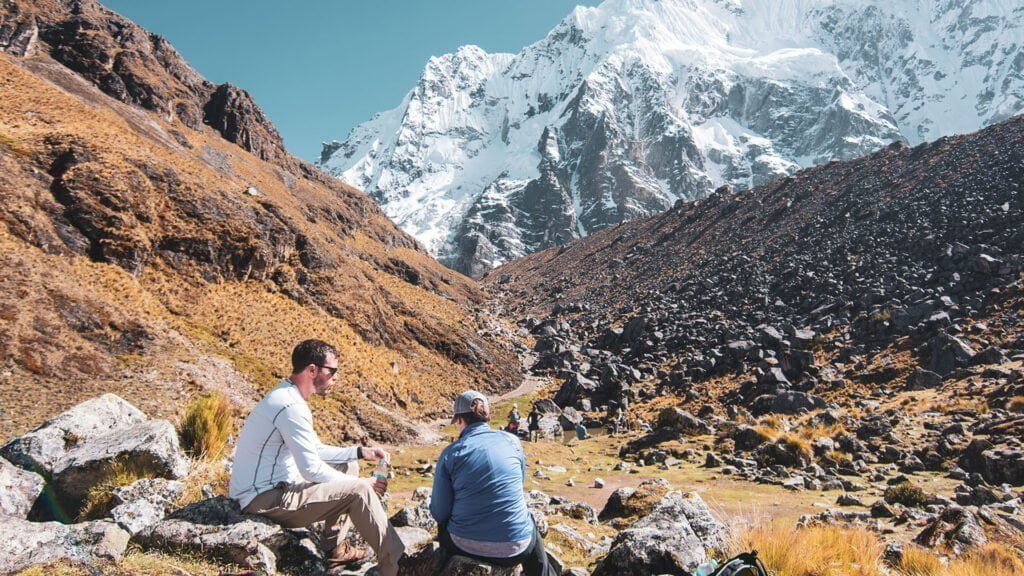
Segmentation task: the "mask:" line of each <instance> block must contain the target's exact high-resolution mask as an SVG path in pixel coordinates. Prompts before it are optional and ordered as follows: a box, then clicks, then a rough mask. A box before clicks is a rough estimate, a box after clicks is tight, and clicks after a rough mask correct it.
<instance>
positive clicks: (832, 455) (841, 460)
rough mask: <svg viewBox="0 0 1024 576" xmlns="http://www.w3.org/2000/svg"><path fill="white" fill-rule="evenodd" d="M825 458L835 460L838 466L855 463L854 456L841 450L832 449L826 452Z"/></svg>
mask: <svg viewBox="0 0 1024 576" xmlns="http://www.w3.org/2000/svg"><path fill="white" fill-rule="evenodd" d="M825 459H826V460H829V461H831V462H833V463H834V464H835V465H836V466H844V467H845V466H851V465H852V464H853V456H850V455H849V454H847V453H846V452H840V451H839V450H832V451H830V452H828V453H827V454H825Z"/></svg>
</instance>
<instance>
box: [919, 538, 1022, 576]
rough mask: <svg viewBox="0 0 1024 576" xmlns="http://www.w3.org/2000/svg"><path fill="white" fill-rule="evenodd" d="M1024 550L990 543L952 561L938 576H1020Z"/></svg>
mask: <svg viewBox="0 0 1024 576" xmlns="http://www.w3.org/2000/svg"><path fill="white" fill-rule="evenodd" d="M1022 558H1024V552H1022V551H1014V550H1012V549H1009V548H1007V547H1005V546H1003V545H1001V544H994V543H990V544H987V545H985V547H983V548H981V549H978V550H974V551H971V552H968V553H967V554H964V555H963V556H961V557H959V558H956V559H955V560H953V561H951V562H950V563H949V565H948V566H946V567H944V570H941V571H939V572H937V575H938V576H1020V575H1021V574H1024V560H1022Z"/></svg>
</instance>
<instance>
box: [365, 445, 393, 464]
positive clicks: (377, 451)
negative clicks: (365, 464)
mask: <svg viewBox="0 0 1024 576" xmlns="http://www.w3.org/2000/svg"><path fill="white" fill-rule="evenodd" d="M360 452H362V454H363V460H369V461H370V462H376V461H378V460H380V459H381V458H383V459H385V460H387V461H388V462H390V461H391V455H390V454H388V453H387V451H386V450H384V449H383V448H377V447H370V446H363V447H362V448H360Z"/></svg>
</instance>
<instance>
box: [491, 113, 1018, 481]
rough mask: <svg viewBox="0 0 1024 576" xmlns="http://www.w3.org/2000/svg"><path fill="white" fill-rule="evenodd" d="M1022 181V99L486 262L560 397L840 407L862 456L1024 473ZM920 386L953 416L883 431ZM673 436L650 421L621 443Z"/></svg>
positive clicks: (583, 404) (582, 401)
mask: <svg viewBox="0 0 1024 576" xmlns="http://www.w3.org/2000/svg"><path fill="white" fill-rule="evenodd" d="M1021 186H1024V117H1016V118H1013V119H1011V120H1007V121H1005V122H1002V123H999V124H997V125H995V126H992V127H990V128H986V129H984V130H982V131H980V132H977V133H974V134H969V135H964V136H956V137H951V138H941V139H939V140H938V141H936V142H934V143H930V144H924V145H921V146H917V147H915V148H909V147H907V146H906V145H904V144H902V143H896V144H892V145H890V146H889V147H887V148H886V149H884V150H882V151H879V152H877V153H875V154H873V155H871V156H868V157H865V158H862V159H859V160H855V161H850V162H834V163H829V164H828V165H824V166H820V167H816V168H812V169H808V170H804V171H801V172H799V173H797V174H794V175H792V176H789V177H786V178H782V179H780V180H778V181H775V182H773V183H770V184H765V185H763V186H760V187H758V188H755V189H753V190H750V191H745V192H736V191H733V190H730V189H728V188H722V189H720V190H718V191H716V193H715V194H713V195H712V196H710V197H709V198H706V199H702V200H697V201H693V202H684V201H680V202H678V203H677V204H676V206H675V207H674V208H672V209H671V210H669V211H667V212H665V213H663V214H660V215H658V216H654V217H651V218H647V219H642V220H637V221H633V222H629V223H625V224H622V225H619V226H616V227H613V228H610V229H607V230H604V231H602V232H600V233H597V234H594V235H592V236H590V237H588V238H585V239H582V240H578V241H574V242H572V243H570V244H568V245H566V246H562V247H560V248H552V249H549V250H546V251H544V252H540V253H537V254H534V255H531V256H528V257H526V258H523V259H521V260H517V261H515V262H512V263H510V264H507V265H505V266H503V267H501V268H499V269H497V270H495V271H492V272H491V273H489V274H487V275H485V276H484V278H483V280H484V282H485V284H486V285H487V286H488V287H489V288H490V289H491V290H493V291H494V292H495V293H496V294H498V295H499V296H500V297H501V298H502V299H503V300H504V301H506V302H508V303H510V304H509V313H510V314H512V315H513V316H515V317H517V318H519V319H520V320H521V321H522V323H523V325H524V327H525V328H528V329H530V330H531V331H532V332H533V334H534V335H536V337H537V342H536V346H535V349H536V351H537V352H538V354H539V359H538V362H537V365H536V366H535V369H536V370H538V371H545V372H552V373H555V374H556V375H558V376H560V377H561V378H562V379H563V381H564V384H563V385H562V387H561V389H560V390H559V391H558V393H557V394H556V395H555V397H554V400H555V402H556V403H558V404H559V405H560V406H563V407H565V406H568V407H575V408H577V409H580V408H582V409H586V410H590V409H592V408H596V407H599V406H614V405H617V404H623V403H631V404H634V405H636V404H637V403H638V402H639V405H640V406H641V408H640V409H639V411H640V412H641V413H642V412H643V411H644V408H643V406H653V407H659V406H660V407H665V406H669V407H672V406H679V405H682V406H687V407H689V408H688V409H690V410H692V412H693V413H699V414H700V415H702V416H703V417H708V416H713V415H717V416H718V417H720V416H722V413H721V412H720V410H721V407H722V406H723V405H724V406H726V407H728V408H729V415H730V418H729V419H730V420H731V421H733V422H736V421H744V418H747V417H749V414H750V413H751V412H752V413H753V414H754V415H757V414H769V413H781V414H802V413H805V412H807V411H819V410H822V409H825V408H836V409H838V408H843V410H842V411H840V412H834V413H832V414H831V415H829V416H828V417H827V418H824V420H822V421H821V422H819V423H824V424H823V425H827V426H831V425H833V424H837V423H843V424H844V426H845V429H846V430H849V431H857V435H856V437H855V438H854V440H857V439H859V440H860V442H858V443H854V444H850V443H848V444H846V446H847V448H849V450H852V451H853V455H854V458H855V459H856V458H857V457H858V455H859V454H861V453H862V452H865V451H866V452H869V453H870V452H882V451H884V450H885V449H886V446H885V445H884V444H885V443H888V445H889V447H890V448H892V447H894V446H895V447H896V448H898V450H897V452H898V453H899V454H900V457H899V460H901V461H902V460H903V458H904V457H906V456H907V455H908V454H907V453H905V452H904V451H907V452H909V451H910V449H911V448H913V450H915V452H914V453H913V455H914V457H915V458H916V459H917V463H912V465H908V466H909V469H911V470H913V469H934V470H944V469H946V468H947V466H949V465H951V464H953V465H959V466H962V467H963V468H964V470H966V471H968V472H977V473H979V474H982V475H983V477H984V479H985V480H987V481H989V482H992V483H994V484H1001V483H1004V482H1008V483H1011V484H1014V485H1017V486H1019V485H1021V484H1024V450H1022V448H1024V447H1022V446H1021V443H1020V438H1021V437H1022V436H1021V432H1022V431H1024V416H1021V415H1020V412H1021V410H1022V409H1024V370H1022V369H1021V361H1022V360H1024V316H1022V310H1024V289H1022V275H1021V271H1022V263H1024V260H1022V257H1024V254H1022V248H1024V193H1022V190H1021ZM913 390H925V391H928V394H930V395H931V397H932V398H933V400H934V399H936V398H937V399H939V400H942V401H943V402H941V403H943V404H945V405H947V406H951V407H950V410H949V414H951V415H952V420H951V419H950V416H949V415H942V416H936V415H935V414H932V415H930V416H928V417H927V418H925V419H928V418H932V419H933V420H934V419H935V418H938V419H937V420H935V421H932V422H930V423H928V424H927V425H924V424H922V422H921V421H920V420H918V419H913V422H915V423H916V424H917V428H916V429H915V430H908V431H907V432H908V436H905V437H899V436H895V435H891V434H890V432H893V430H894V428H895V427H896V426H899V425H900V424H901V423H906V422H909V421H910V420H909V419H910V418H911V414H912V413H913V412H914V411H915V410H925V411H926V409H927V407H925V406H923V405H922V406H920V407H918V406H915V404H914V400H913V398H912V397H910V398H909V399H908V400H907V402H909V403H910V404H909V405H906V406H903V407H900V406H895V405H893V403H892V402H891V400H892V399H893V398H894V395H895V394H897V393H902V392H905V391H913ZM887 401H889V404H888V405H887V409H886V410H885V411H880V406H883V405H886V404H885V402H887ZM957 405H959V407H957ZM981 405H984V409H981V408H979V407H978V406H981ZM852 408H856V410H852V411H851V410H850V409H852ZM876 412H880V413H877V414H876ZM744 414H745V415H747V416H743V415H744ZM844 414H845V415H846V416H843V415H844ZM855 414H859V415H860V416H857V417H852V415H855ZM666 418H667V420H665V419H666ZM679 418H680V417H678V416H676V415H674V414H672V413H669V414H667V415H666V416H662V417H660V418H659V422H660V421H662V420H665V421H667V422H669V424H671V423H672V422H676V421H677V420H679ZM689 418H692V416H691V417H689ZM851 418H852V419H851ZM682 420H683V421H687V422H690V423H689V424H687V425H686V426H681V428H688V429H693V430H704V431H707V430H709V429H710V427H708V426H706V425H705V424H704V423H701V422H692V421H690V420H688V418H687V417H683V418H682ZM752 421H753V420H751V422H752ZM724 423H725V421H724V420H722V421H720V422H719V424H724ZM952 425H959V426H960V428H959V430H960V431H961V432H960V433H956V432H954V431H952V429H948V430H947V427H948V426H952ZM922 426H924V428H927V430H925V429H924V428H922ZM670 427H671V426H670ZM676 427H677V428H680V426H676ZM965 430H972V431H973V432H974V434H976V436H975V437H974V438H973V439H974V440H977V441H978V443H974V442H971V443H970V446H968V442H967V441H968V440H971V439H972V438H971V437H970V436H968V435H966V434H965V433H964V431H965ZM940 432H941V433H940ZM754 436H755V437H757V438H758V440H757V441H756V442H754V443H753V445H752V446H750V445H748V446H747V447H745V448H743V447H741V446H740V445H741V444H743V443H744V441H743V440H742V439H738V438H730V441H732V442H735V445H736V448H737V449H738V450H740V451H741V452H742V451H744V450H751V449H753V448H754V447H756V446H758V445H760V443H761V442H763V441H765V439H764V438H763V437H761V436H760V435H757V434H755V435H754ZM911 438H913V440H914V441H913V442H911ZM666 439H667V438H666V437H664V436H661V437H659V436H658V433H657V432H655V434H654V435H653V436H652V437H651V438H648V439H646V440H644V441H642V442H639V443H637V444H635V445H634V446H632V447H631V448H629V449H627V451H630V450H635V451H640V450H643V449H646V448H650V447H651V446H652V445H656V444H658V443H659V442H661V441H663V440H666ZM832 440H835V439H832ZM839 440H841V438H840V439H839ZM847 440H849V438H848V439H847ZM868 440H870V441H871V447H870V449H868V448H865V447H864V444H865V443H867V441H868ZM900 442H905V443H902V444H901V443H900ZM894 443H895V444H894ZM837 445H842V444H837ZM871 457H873V458H875V459H876V461H877V459H878V456H877V455H872V456H871ZM890 457H891V456H890ZM767 460H768V462H767V464H771V460H772V459H771V458H768V459H767ZM800 461H801V460H800V459H793V460H792V462H794V463H795V462H800ZM883 461H885V460H883ZM888 461H890V462H891V461H892V460H888ZM767 464H766V465H767ZM804 464H806V462H804ZM833 465H835V463H833ZM918 466H921V468H918ZM1011 470H1012V471H1013V472H1009V471H1011ZM895 471H896V470H895V469H894V470H892V471H890V472H895Z"/></svg>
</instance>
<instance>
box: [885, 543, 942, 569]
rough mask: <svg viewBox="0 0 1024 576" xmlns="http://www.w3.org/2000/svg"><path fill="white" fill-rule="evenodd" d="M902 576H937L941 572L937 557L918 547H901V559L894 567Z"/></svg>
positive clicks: (940, 564)
mask: <svg viewBox="0 0 1024 576" xmlns="http://www.w3.org/2000/svg"><path fill="white" fill-rule="evenodd" d="M894 568H896V570H897V571H898V572H899V573H900V574H902V575H904V576H937V575H938V574H939V573H940V571H941V570H942V561H941V560H939V557H938V556H936V555H935V554H933V553H932V552H929V551H928V550H925V549H924V548H921V547H919V546H913V545H907V546H904V547H903V557H902V558H900V561H899V564H898V565H896V566H894Z"/></svg>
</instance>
